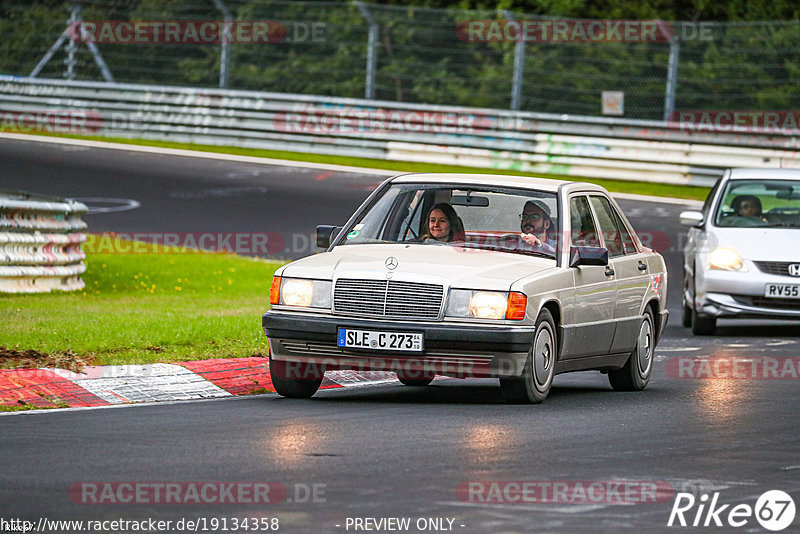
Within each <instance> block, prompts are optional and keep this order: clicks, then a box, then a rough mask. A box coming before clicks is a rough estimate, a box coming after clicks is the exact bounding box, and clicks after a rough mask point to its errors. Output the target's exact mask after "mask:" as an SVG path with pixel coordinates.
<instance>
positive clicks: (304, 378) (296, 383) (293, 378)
mask: <svg viewBox="0 0 800 534" xmlns="http://www.w3.org/2000/svg"><path fill="white" fill-rule="evenodd" d="M269 375H270V379H271V380H272V386H273V387H274V388H275V391H276V392H277V393H278V394H279V395H281V396H282V397H288V398H290V399H307V398H309V397H312V396H313V395H314V393H316V392H317V390H318V389H319V386H320V385H321V384H322V378H323V372H322V370H321V369H317V368H316V367H313V366H310V365H309V364H307V363H298V362H284V361H280V360H275V359H273V358H272V354H270V357H269Z"/></svg>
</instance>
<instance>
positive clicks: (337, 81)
mask: <svg viewBox="0 0 800 534" xmlns="http://www.w3.org/2000/svg"><path fill="white" fill-rule="evenodd" d="M80 21H83V24H82V25H80V24H78V23H79V22H80ZM128 23H131V24H128ZM133 23H138V24H133ZM170 23H171V24H172V26H169V24H170ZM142 28H143V29H142ZM629 28H633V32H632V33H627V29H629ZM528 30H530V31H528ZM560 30H563V31H560ZM651 30H652V31H651ZM0 31H2V35H3V36H4V39H3V40H2V42H0V74H9V75H16V76H36V77H41V78H65V79H74V80H98V81H102V80H106V81H109V82H112V81H113V82H118V83H146V84H160V85H176V86H194V87H205V88H211V87H225V88H228V89H242V90H258V91H272V92H280V93H297V94H306V95H312V94H313V95H323V96H337V97H352V98H365V97H366V98H369V99H376V100H386V101H393V102H408V103H425V104H441V105H458V106H470V107H485V108H495V109H519V110H523V111H534V112H542V113H565V114H571V115H588V116H592V115H601V114H602V112H603V108H602V106H601V102H602V98H603V93H604V92H606V91H613V92H621V93H622V94H623V95H624V100H623V102H616V103H615V102H614V100H613V99H614V98H615V97H617V96H619V95H614V94H611V95H606V96H607V97H608V98H609V100H608V102H610V105H609V107H610V108H611V112H612V113H616V114H617V116H624V117H627V118H638V119H651V120H663V119H665V118H666V117H668V116H669V114H670V112H672V111H673V110H675V111H678V110H797V109H800V83H799V82H800V23H798V22H758V23H735V24H734V23H688V22H685V23H665V22H657V21H576V20H569V21H567V20H556V19H548V18H543V17H535V16H529V15H526V14H524V13H509V12H497V11H474V10H473V11H467V10H460V9H446V10H434V9H421V8H414V7H398V6H382V5H377V4H369V3H360V2H352V3H339V2H272V1H264V0H173V1H169V2H167V1H165V0H137V1H129V0H84V1H80V2H72V3H70V2H58V1H44V0H30V1H19V0H10V1H6V2H3V3H0ZM614 104H617V105H616V109H614V108H615V105H614Z"/></svg>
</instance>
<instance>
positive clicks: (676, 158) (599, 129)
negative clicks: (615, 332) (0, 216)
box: [0, 76, 800, 186]
mask: <svg viewBox="0 0 800 534" xmlns="http://www.w3.org/2000/svg"><path fill="white" fill-rule="evenodd" d="M0 126H2V127H3V128H6V129H8V128H14V129H17V130H19V131H23V132H24V131H32V132H36V131H49V132H56V133H77V134H89V135H99V136H110V137H126V138H142V139H155V140H168V141H174V142H187V143H199V144H211V145H228V146H239V147H248V148H261V149H270V150H288V151H297V152H311V153H320V154H333V155H347V156H360V157H367V158H379V159H391V160H402V161H418V162H430V163H446V164H455V165H467V166H474V167H483V168H492V169H505V170H519V171H529V172H536V173H548V174H558V175H566V176H574V177H588V178H611V179H621V180H645V181H650V182H659V183H673V184H690V185H706V186H707V185H710V184H712V183H713V182H714V181H715V180H716V178H717V177H719V176H720V175H721V172H722V170H723V169H725V168H727V167H733V166H749V167H764V168H777V167H781V166H793V167H800V137H797V135H798V134H800V132H796V131H795V132H777V133H776V132H735V133H734V132H724V131H709V130H708V129H707V130H705V131H698V130H697V129H693V128H691V127H685V126H686V125H684V127H681V125H679V124H674V123H667V122H661V121H641V120H627V119H609V118H597V117H581V116H571V115H547V114H537V113H528V112H513V111H501V110H491V109H478V108H461V107H451V106H429V105H421V104H402V103H395V102H381V101H374V100H359V99H347V98H333V97H320V96H307V95H293V94H280V93H264V92H253V91H232V90H222V89H193V88H181V87H164V86H148V85H131V84H127V85H126V84H109V83H99V82H75V81H65V80H46V79H32V78H20V77H12V76H0Z"/></svg>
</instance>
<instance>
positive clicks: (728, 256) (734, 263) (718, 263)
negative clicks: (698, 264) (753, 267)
mask: <svg viewBox="0 0 800 534" xmlns="http://www.w3.org/2000/svg"><path fill="white" fill-rule="evenodd" d="M708 268H709V269H718V270H721V271H744V270H746V269H745V268H744V262H743V261H742V257H741V256H740V255H739V253H738V252H736V251H735V250H733V249H731V248H723V247H719V248H716V249H714V250H713V251H712V252H711V254H709V255H708Z"/></svg>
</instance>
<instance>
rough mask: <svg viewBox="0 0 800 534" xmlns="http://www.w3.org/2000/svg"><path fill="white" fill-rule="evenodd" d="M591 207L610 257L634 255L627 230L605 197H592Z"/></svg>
mask: <svg viewBox="0 0 800 534" xmlns="http://www.w3.org/2000/svg"><path fill="white" fill-rule="evenodd" d="M591 198H592V207H594V210H595V213H596V214H597V220H598V221H599V222H600V231H601V232H602V234H603V241H604V242H605V245H606V248H607V249H608V255H609V256H610V257H612V258H613V257H615V256H622V255H625V254H635V253H636V252H637V250H636V246H635V245H634V243H633V238H632V237H631V234H630V233H629V232H628V229H627V228H626V227H625V225H624V224H622V219H621V217H620V216H619V214H618V213H617V212H616V210H615V209H614V207H613V206H612V205H611V202H609V201H608V199H607V198H605V197H599V196H592V197H591Z"/></svg>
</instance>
